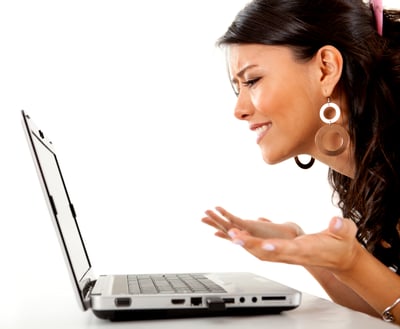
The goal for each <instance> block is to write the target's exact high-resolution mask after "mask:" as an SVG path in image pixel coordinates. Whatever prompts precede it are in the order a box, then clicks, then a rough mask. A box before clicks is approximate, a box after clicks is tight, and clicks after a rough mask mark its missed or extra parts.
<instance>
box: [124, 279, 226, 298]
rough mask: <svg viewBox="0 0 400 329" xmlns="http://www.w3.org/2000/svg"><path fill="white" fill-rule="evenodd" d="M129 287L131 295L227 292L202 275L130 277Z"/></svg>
mask: <svg viewBox="0 0 400 329" xmlns="http://www.w3.org/2000/svg"><path fill="white" fill-rule="evenodd" d="M128 285H129V293H130V294H134V295H138V294H175V293H178V294H185V293H187V294H190V293H224V292H226V291H225V289H223V288H222V287H221V286H219V285H218V284H216V283H215V282H214V281H212V280H210V279H208V278H207V277H206V276H204V275H202V274H164V275H163V274H156V275H149V274H140V275H128Z"/></svg>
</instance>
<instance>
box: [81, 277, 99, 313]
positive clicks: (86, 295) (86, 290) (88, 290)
mask: <svg viewBox="0 0 400 329" xmlns="http://www.w3.org/2000/svg"><path fill="white" fill-rule="evenodd" d="M95 284H96V280H93V281H90V280H89V279H88V280H87V282H85V285H84V287H83V289H82V298H83V302H84V304H85V308H90V307H91V303H90V300H91V298H90V296H91V294H92V290H93V287H94V285H95Z"/></svg>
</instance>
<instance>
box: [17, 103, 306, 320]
mask: <svg viewBox="0 0 400 329" xmlns="http://www.w3.org/2000/svg"><path fill="white" fill-rule="evenodd" d="M22 122H23V127H24V131H25V133H26V137H27V141H28V144H29V147H30V150H31V153H32V156H33V160H34V163H35V165H36V169H37V173H38V177H39V180H40V183H41V186H42V189H43V192H44V196H45V199H46V203H47V206H48V208H49V211H50V215H51V219H52V221H53V224H54V227H55V230H56V233H57V236H58V239H59V242H60V245H61V248H62V251H63V254H64V257H65V261H66V264H67V267H68V271H69V274H70V277H71V281H72V284H73V289H74V291H75V293H76V297H77V300H78V303H79V305H80V307H81V309H82V310H85V311H86V310H88V309H91V310H92V311H93V312H94V314H95V315H96V316H98V317H99V318H102V319H109V320H114V321H117V320H134V319H141V320H142V319H155V318H174V317H200V316H223V315H251V314H271V313H275V314H276V313H280V312H282V311H287V310H291V309H294V308H296V307H298V306H299V305H300V302H301V293H300V292H299V291H297V290H295V289H292V288H290V287H287V286H285V285H282V284H279V283H277V282H274V281H271V280H269V279H266V278H264V277H261V276H257V275H254V274H250V273H178V274H171V273H167V274H129V275H128V274H126V275H122V274H121V275H100V276H95V274H94V272H93V268H92V264H91V263H90V259H89V255H88V253H87V250H86V248H85V245H84V239H83V237H82V234H81V232H80V230H79V226H78V222H77V218H76V212H75V208H74V206H73V204H72V202H71V199H70V196H69V194H68V191H67V188H66V184H65V181H64V178H63V175H62V173H61V168H60V164H59V162H58V159H57V155H56V152H55V150H54V146H53V144H52V143H51V141H50V140H49V139H48V137H47V136H46V135H45V134H44V133H43V131H42V130H39V129H38V127H37V126H36V125H35V124H34V123H33V121H32V119H31V117H30V116H28V115H27V114H26V113H25V112H24V111H22Z"/></svg>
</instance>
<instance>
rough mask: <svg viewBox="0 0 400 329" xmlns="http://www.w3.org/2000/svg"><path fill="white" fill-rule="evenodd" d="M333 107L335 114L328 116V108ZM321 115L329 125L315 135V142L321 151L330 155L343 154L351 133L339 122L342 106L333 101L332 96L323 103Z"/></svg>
mask: <svg viewBox="0 0 400 329" xmlns="http://www.w3.org/2000/svg"><path fill="white" fill-rule="evenodd" d="M328 109H333V110H334V111H335V115H334V116H333V117H332V118H329V117H327V116H326V110H328ZM319 116H320V118H321V120H322V121H323V122H325V123H326V124H327V126H323V127H321V128H320V129H319V130H318V131H317V134H316V135H315V144H316V145H317V147H318V149H319V150H320V152H321V153H323V154H325V155H329V156H335V155H339V154H342V153H343V152H344V150H345V149H346V148H347V146H348V145H349V140H350V137H349V134H348V133H347V131H346V129H344V128H343V127H342V126H339V125H338V124H335V122H336V121H338V120H339V118H340V107H339V106H338V105H337V104H335V103H332V102H331V100H330V98H328V102H327V103H325V104H324V105H322V107H321V109H320V111H319Z"/></svg>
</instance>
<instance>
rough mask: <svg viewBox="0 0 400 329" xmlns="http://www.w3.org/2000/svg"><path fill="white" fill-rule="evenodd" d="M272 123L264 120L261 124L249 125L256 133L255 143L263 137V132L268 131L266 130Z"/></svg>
mask: <svg viewBox="0 0 400 329" xmlns="http://www.w3.org/2000/svg"><path fill="white" fill-rule="evenodd" d="M271 126H272V123H271V122H265V123H262V124H254V125H251V126H250V129H251V130H252V131H254V132H255V133H256V134H257V140H256V142H257V144H258V143H259V142H260V141H261V139H263V137H264V136H265V134H266V133H267V132H268V130H269V129H270V128H271Z"/></svg>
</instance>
